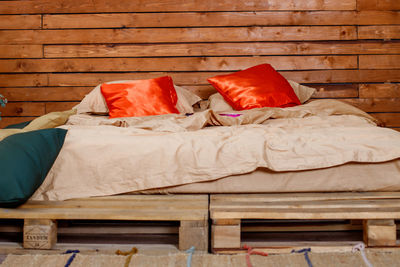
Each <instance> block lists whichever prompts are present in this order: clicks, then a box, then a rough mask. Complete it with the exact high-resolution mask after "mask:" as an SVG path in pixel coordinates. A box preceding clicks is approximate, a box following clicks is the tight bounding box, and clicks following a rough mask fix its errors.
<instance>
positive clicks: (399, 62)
mask: <svg viewBox="0 0 400 267" xmlns="http://www.w3.org/2000/svg"><path fill="white" fill-rule="evenodd" d="M359 66H360V69H400V55H360V56H359Z"/></svg>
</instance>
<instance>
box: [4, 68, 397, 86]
mask: <svg viewBox="0 0 400 267" xmlns="http://www.w3.org/2000/svg"><path fill="white" fill-rule="evenodd" d="M228 73H231V72H132V73H129V72H127V73H79V74H77V73H50V74H47V75H48V78H49V80H48V82H49V83H48V85H49V86H96V85H98V84H100V83H103V82H107V81H117V80H129V79H151V78H154V77H160V76H165V75H170V76H171V77H172V78H173V80H174V82H175V83H176V84H177V85H207V84H208V82H207V79H208V78H210V77H213V76H216V75H220V74H228ZM281 74H282V75H283V76H284V77H285V78H286V79H290V80H293V81H296V82H299V83H360V82H371V83H373V82H390V81H391V82H400V70H361V71H360V70H315V71H283V72H281ZM10 75H12V74H10ZM14 75H17V74H14ZM21 75H22V74H21ZM26 86H29V85H26Z"/></svg>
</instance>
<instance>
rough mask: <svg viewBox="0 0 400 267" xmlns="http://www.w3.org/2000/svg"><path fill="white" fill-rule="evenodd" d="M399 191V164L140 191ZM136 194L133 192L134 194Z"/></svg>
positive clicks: (259, 173)
mask: <svg viewBox="0 0 400 267" xmlns="http://www.w3.org/2000/svg"><path fill="white" fill-rule="evenodd" d="M341 191H342V192H348V191H360V192H366V191H400V160H393V161H388V162H383V163H375V164H368V163H348V164H344V165H340V166H336V167H331V168H323V169H315V170H306V171H289V172H273V171H271V170H268V169H266V168H258V169H257V170H256V171H254V172H252V173H248V174H242V175H232V176H228V177H224V178H221V179H218V180H214V181H208V182H201V183H191V184H186V185H180V186H174V187H167V188H160V189H151V190H145V191H141V192H140V193H143V194H156V193H158V194H184V193H191V194H193V193H199V194H200V193H211V194H218V193H276V192H281V193H284V192H341ZM133 193H134V192H133Z"/></svg>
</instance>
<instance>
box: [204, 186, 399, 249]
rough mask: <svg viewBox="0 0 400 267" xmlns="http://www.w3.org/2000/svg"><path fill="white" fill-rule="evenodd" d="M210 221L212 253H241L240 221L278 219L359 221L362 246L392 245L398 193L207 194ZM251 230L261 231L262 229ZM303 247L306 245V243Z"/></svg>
mask: <svg viewBox="0 0 400 267" xmlns="http://www.w3.org/2000/svg"><path fill="white" fill-rule="evenodd" d="M210 218H211V219H212V220H213V225H212V237H211V240H212V243H211V244H212V250H213V251H214V252H216V253H233V251H234V250H236V251H239V250H241V248H242V247H241V245H242V244H243V242H241V236H240V232H241V231H242V230H241V228H240V227H241V224H240V221H241V220H248V219H253V220H254V219H256V220H257V222H259V221H261V220H268V221H271V220H278V222H279V221H281V220H301V221H309V220H318V221H319V220H341V219H342V220H349V219H353V220H354V219H356V220H363V221H364V233H365V235H364V242H365V243H366V244H368V245H369V246H394V245H395V244H396V242H395V241H396V226H395V224H394V219H399V218H400V194H399V192H377V193H373V192H372V193H285V194H255V195H250V194H232V195H228V194H223V195H211V198H210ZM276 224H277V223H276ZM317 228H318V226H317ZM318 229H320V228H318ZM251 230H261V231H262V230H263V229H262V228H256V229H251ZM285 230H286V229H285ZM247 231H249V230H248V229H247ZM289 231H290V230H289ZM264 243H265V242H264ZM293 245H294V244H290V245H289V246H290V247H291V246H293ZM303 245H304V246H307V247H309V246H310V244H308V243H307V242H304V244H303ZM314 245H315V243H314ZM331 245H332V244H331ZM252 246H254V247H260V246H269V247H271V246H276V244H274V245H273V244H271V243H269V245H264V244H262V243H261V244H260V243H255V244H252ZM285 246H288V244H286V245H285Z"/></svg>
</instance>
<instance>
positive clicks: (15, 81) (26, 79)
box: [0, 73, 48, 87]
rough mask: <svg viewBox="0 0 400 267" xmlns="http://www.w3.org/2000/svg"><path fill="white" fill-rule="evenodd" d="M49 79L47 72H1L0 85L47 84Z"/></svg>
mask: <svg viewBox="0 0 400 267" xmlns="http://www.w3.org/2000/svg"><path fill="white" fill-rule="evenodd" d="M47 79H48V75H47V74H37V73H34V74H0V86H2V87H14V86H15V87H20V86H46V85H47V83H48V81H47Z"/></svg>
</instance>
